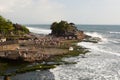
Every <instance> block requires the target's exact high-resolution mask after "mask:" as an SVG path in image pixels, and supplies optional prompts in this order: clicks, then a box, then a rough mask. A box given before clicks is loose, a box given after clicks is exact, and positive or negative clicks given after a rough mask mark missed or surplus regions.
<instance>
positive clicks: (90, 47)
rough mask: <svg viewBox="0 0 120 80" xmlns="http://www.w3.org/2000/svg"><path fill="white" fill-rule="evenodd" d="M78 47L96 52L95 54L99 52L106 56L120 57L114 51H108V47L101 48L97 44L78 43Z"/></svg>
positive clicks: (119, 54)
mask: <svg viewBox="0 0 120 80" xmlns="http://www.w3.org/2000/svg"><path fill="white" fill-rule="evenodd" d="M79 45H80V46H83V47H86V48H89V49H90V51H97V52H101V53H107V54H113V55H117V56H120V53H118V52H115V51H114V50H109V49H108V46H102V45H99V44H94V43H89V42H80V43H78V46H79Z"/></svg>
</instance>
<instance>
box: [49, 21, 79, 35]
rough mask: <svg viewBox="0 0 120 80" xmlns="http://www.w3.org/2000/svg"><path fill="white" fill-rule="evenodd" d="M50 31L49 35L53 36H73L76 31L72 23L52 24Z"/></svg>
mask: <svg viewBox="0 0 120 80" xmlns="http://www.w3.org/2000/svg"><path fill="white" fill-rule="evenodd" d="M50 29H51V30H52V33H51V34H52V35H55V36H65V35H74V34H75V32H76V31H77V28H76V27H75V25H74V23H68V22H67V21H61V22H59V23H57V22H54V23H52V25H51V28H50Z"/></svg>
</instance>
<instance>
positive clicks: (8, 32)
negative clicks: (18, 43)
mask: <svg viewBox="0 0 120 80" xmlns="http://www.w3.org/2000/svg"><path fill="white" fill-rule="evenodd" d="M28 33H29V30H28V29H27V28H26V27H25V26H22V25H19V24H14V23H12V22H11V21H10V20H7V19H5V18H4V17H2V16H0V35H1V36H16V35H24V34H28Z"/></svg>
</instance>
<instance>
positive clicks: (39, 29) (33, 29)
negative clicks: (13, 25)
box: [27, 27, 51, 34]
mask: <svg viewBox="0 0 120 80" xmlns="http://www.w3.org/2000/svg"><path fill="white" fill-rule="evenodd" d="M27 28H28V29H29V30H30V32H33V33H37V34H49V33H51V30H50V29H43V28H33V27H27Z"/></svg>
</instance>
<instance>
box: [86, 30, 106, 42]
mask: <svg viewBox="0 0 120 80" xmlns="http://www.w3.org/2000/svg"><path fill="white" fill-rule="evenodd" d="M85 34H86V35H89V36H92V37H99V38H101V40H102V42H107V38H105V37H103V35H101V34H100V33H97V32H85Z"/></svg>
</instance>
